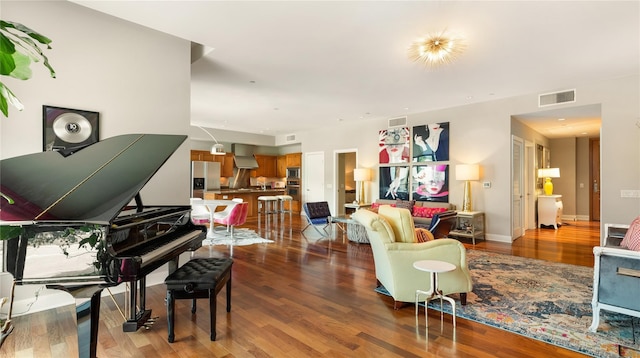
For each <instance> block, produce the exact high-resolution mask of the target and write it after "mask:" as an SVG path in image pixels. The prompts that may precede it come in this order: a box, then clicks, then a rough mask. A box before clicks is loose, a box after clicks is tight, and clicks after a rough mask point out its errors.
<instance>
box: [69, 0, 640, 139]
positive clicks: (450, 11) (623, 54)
mask: <svg viewBox="0 0 640 358" xmlns="http://www.w3.org/2000/svg"><path fill="white" fill-rule="evenodd" d="M73 2H75V3H78V4H81V5H83V6H86V7H89V8H92V9H95V10H98V11H101V12H104V13H107V14H111V15H113V16H116V17H119V18H122V19H125V20H128V21H131V22H134V23H138V24H141V25H143V26H146V27H149V28H152V29H156V30H159V31H162V32H165V33H168V34H172V35H174V36H177V37H179V38H183V39H187V40H190V41H192V42H194V43H197V44H202V45H204V46H205V48H207V49H208V50H209V51H208V52H207V53H206V55H204V56H203V57H201V58H200V59H198V60H197V61H195V62H194V63H193V64H192V86H191V91H192V92H191V100H192V101H191V123H192V124H194V125H199V126H204V127H208V128H220V129H226V130H233V131H240V132H249V133H258V134H266V135H286V134H292V133H296V132H300V131H307V130H312V129H314V128H318V127H322V126H326V125H328V124H329V125H340V123H343V122H353V121H366V120H371V119H388V118H393V117H398V116H403V115H406V114H411V113H418V112H424V111H429V110H434V109H439V108H447V107H454V106H461V105H465V104H470V103H476V102H484V101H489V100H494V99H499V98H507V97H512V96H517V95H524V94H535V93H548V92H552V91H557V90H566V89H571V88H575V87H576V86H579V85H581V84H584V83H593V82H597V81H601V80H607V79H612V78H617V77H623V76H629V75H636V74H638V73H640V70H639V68H640V2H638V1H627V2H617V1H473V2H471V1H470V2H453V1H438V2H436V1H412V2H401V1H350V2H346V1H345V2H341V1H284V2H271V1H257V2H246V1H73ZM445 29H447V30H449V31H451V32H455V33H457V34H459V35H462V36H463V37H464V38H465V39H466V42H467V49H466V51H465V52H464V53H463V54H462V55H461V56H460V57H459V58H458V59H457V60H456V61H455V62H454V63H452V64H449V65H446V66H442V67H438V68H425V67H424V66H422V65H419V64H417V63H413V62H411V61H409V60H408V58H407V54H406V50H407V47H408V46H409V44H410V43H411V42H412V41H413V40H415V39H416V38H418V37H420V36H421V35H424V34H426V33H432V32H440V31H443V30H445ZM577 95H578V96H579V93H578V94H577ZM560 112H561V113H554V111H549V110H545V111H544V113H543V114H542V115H534V114H526V115H521V116H520V117H521V118H520V119H521V120H523V121H526V122H531V123H532V126H536V125H537V124H536V123H537V122H540V123H543V122H544V123H546V122H547V121H551V123H553V124H554V126H555V127H568V128H578V130H570V129H568V128H565V129H564V130H563V131H562V136H565V135H567V136H580V135H582V134H581V133H583V132H585V131H588V132H590V131H595V132H596V133H597V131H598V128H599V123H600V122H599V116H600V115H599V106H595V107H594V106H587V108H581V109H578V110H577V111H576V112H575V113H573V112H571V111H566V110H562V111H560ZM558 118H565V119H566V120H565V122H564V124H565V126H562V124H560V126H558V123H557V122H558V121H557V119H558ZM574 120H576V121H580V124H579V125H578V124H576V125H575V126H574V125H569V124H570V123H572V122H573V121H574ZM540 125H541V126H542V124H540ZM558 132H559V130H558V129H556V130H555V133H558ZM547 134H548V135H549V136H550V137H553V136H554V135H555V134H553V133H552V132H549V133H547ZM591 135H593V134H591Z"/></svg>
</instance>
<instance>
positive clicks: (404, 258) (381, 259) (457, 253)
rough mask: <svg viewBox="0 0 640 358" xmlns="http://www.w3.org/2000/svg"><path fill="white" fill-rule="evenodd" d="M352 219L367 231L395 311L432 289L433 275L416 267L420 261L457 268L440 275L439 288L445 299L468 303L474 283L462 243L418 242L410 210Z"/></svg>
mask: <svg viewBox="0 0 640 358" xmlns="http://www.w3.org/2000/svg"><path fill="white" fill-rule="evenodd" d="M351 218H352V219H354V220H355V221H357V222H358V223H359V224H361V225H363V226H364V227H365V229H366V230H367V235H368V236H369V242H370V244H371V249H372V251H373V259H374V264H375V270H376V279H377V280H378V284H381V285H382V286H384V288H385V289H386V290H387V291H388V292H389V294H390V295H391V296H392V297H393V299H394V301H395V303H394V308H396V309H397V308H399V307H400V306H401V305H402V304H403V303H404V302H415V299H416V290H417V289H421V290H425V289H428V288H429V287H430V284H431V282H430V280H431V279H430V275H429V274H428V273H427V272H422V271H419V270H417V269H415V268H414V267H413V263H414V262H415V261H418V260H440V261H445V262H449V263H452V264H454V265H455V266H456V269H455V270H454V271H451V272H446V273H442V274H439V276H438V287H439V288H440V289H441V290H442V292H443V294H445V295H449V294H455V293H459V294H460V301H461V303H462V304H463V305H465V304H466V303H467V292H471V290H472V282H471V274H470V272H469V268H468V267H467V255H466V249H465V247H464V245H462V243H460V242H459V241H457V240H454V239H447V238H445V239H435V240H430V241H427V242H417V238H416V234H415V232H416V231H415V225H414V223H413V218H412V217H411V212H410V211H409V210H407V209H401V208H394V207H390V206H386V205H383V206H380V209H379V210H378V213H377V214H376V213H374V212H372V211H369V210H358V211H356V212H355V213H354V214H353V215H351Z"/></svg>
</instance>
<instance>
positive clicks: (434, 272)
mask: <svg viewBox="0 0 640 358" xmlns="http://www.w3.org/2000/svg"><path fill="white" fill-rule="evenodd" d="M413 267H414V268H416V269H417V270H420V271H425V272H429V273H430V274H431V287H430V288H429V291H422V290H416V316H418V300H419V296H420V295H426V296H427V297H426V299H425V301H424V318H425V321H426V325H427V326H429V317H428V316H427V309H428V307H429V301H431V300H433V299H436V298H440V307H441V309H440V322H442V321H443V319H444V318H443V317H444V313H443V311H444V307H443V306H442V300H443V299H444V300H446V301H448V302H449V303H450V304H451V311H452V314H453V326H454V327H455V326H456V302H455V301H454V300H453V298H451V297H447V296H445V295H443V294H442V291H441V290H440V289H438V274H439V273H443V272H450V271H453V270H455V269H456V265H454V264H451V263H448V262H444V261H438V260H420V261H416V262H414V263H413Z"/></svg>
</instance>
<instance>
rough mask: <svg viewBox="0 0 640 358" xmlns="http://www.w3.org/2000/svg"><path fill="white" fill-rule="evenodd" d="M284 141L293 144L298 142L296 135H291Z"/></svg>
mask: <svg viewBox="0 0 640 358" xmlns="http://www.w3.org/2000/svg"><path fill="white" fill-rule="evenodd" d="M284 140H285V141H287V142H293V141H294V140H296V135H295V134H289V135H287V136H286V137H284Z"/></svg>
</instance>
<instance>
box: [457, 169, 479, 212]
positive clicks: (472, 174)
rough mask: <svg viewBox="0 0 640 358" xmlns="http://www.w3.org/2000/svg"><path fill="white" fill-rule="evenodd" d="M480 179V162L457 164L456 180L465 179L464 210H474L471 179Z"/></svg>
mask: <svg viewBox="0 0 640 358" xmlns="http://www.w3.org/2000/svg"><path fill="white" fill-rule="evenodd" d="M478 179H480V167H479V166H478V164H458V165H456V180H464V181H465V182H464V199H463V200H462V211H467V212H468V211H472V204H471V180H478Z"/></svg>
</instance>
